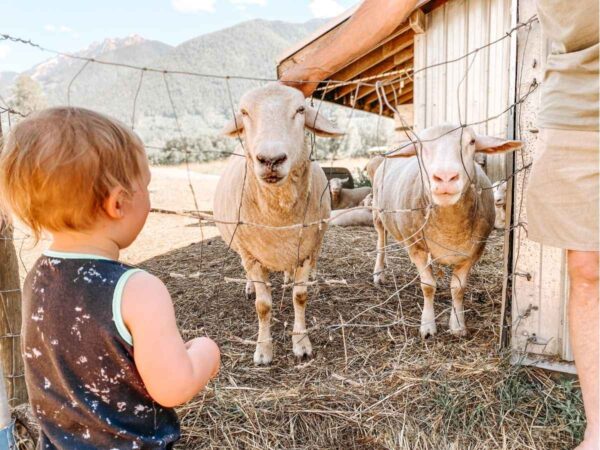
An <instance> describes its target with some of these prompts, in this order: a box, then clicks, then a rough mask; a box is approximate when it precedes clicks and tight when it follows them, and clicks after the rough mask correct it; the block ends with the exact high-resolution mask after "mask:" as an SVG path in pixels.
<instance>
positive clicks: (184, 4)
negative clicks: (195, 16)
mask: <svg viewBox="0 0 600 450" xmlns="http://www.w3.org/2000/svg"><path fill="white" fill-rule="evenodd" d="M215 3H216V0H171V5H173V8H174V9H175V11H178V12H180V13H186V14H187V13H198V12H210V13H211V12H214V11H215Z"/></svg>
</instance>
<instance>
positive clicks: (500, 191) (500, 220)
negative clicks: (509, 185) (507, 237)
mask: <svg viewBox="0 0 600 450" xmlns="http://www.w3.org/2000/svg"><path fill="white" fill-rule="evenodd" d="M493 191H494V206H495V208H496V221H495V223H494V228H497V229H499V230H503V229H504V227H505V226H506V183H505V182H503V181H496V182H495V183H494V186H493Z"/></svg>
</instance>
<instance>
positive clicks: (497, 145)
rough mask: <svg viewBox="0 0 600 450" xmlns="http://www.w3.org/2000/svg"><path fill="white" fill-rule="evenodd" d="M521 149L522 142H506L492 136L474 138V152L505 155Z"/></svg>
mask: <svg viewBox="0 0 600 450" xmlns="http://www.w3.org/2000/svg"><path fill="white" fill-rule="evenodd" d="M521 148H523V142H521V141H508V140H506V139H500V138H496V137H492V136H477V137H476V138H475V150H476V151H478V152H481V153H488V154H497V153H507V152H514V151H515V150H519V149H521Z"/></svg>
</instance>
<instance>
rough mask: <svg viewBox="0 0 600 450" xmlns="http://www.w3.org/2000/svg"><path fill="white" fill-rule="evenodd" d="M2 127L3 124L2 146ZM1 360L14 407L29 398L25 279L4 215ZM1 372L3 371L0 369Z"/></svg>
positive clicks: (0, 269) (0, 229) (0, 228)
mask: <svg viewBox="0 0 600 450" xmlns="http://www.w3.org/2000/svg"><path fill="white" fill-rule="evenodd" d="M1 143H2V128H1V125H0V145H1ZM0 362H1V366H2V367H4V376H5V377H6V378H8V383H7V388H8V389H7V394H8V399H9V401H10V402H11V403H12V405H13V406H16V405H19V404H21V403H25V402H26V401H27V390H26V388H25V377H24V376H23V358H22V356H21V282H20V279H19V264H18V260H17V252H16V250H15V246H14V242H13V228H12V226H11V225H10V224H8V223H7V222H6V221H4V220H2V216H1V214H0ZM0 373H1V372H0Z"/></svg>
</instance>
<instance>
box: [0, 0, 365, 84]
mask: <svg viewBox="0 0 600 450" xmlns="http://www.w3.org/2000/svg"><path fill="white" fill-rule="evenodd" d="M356 3H358V0H100V1H98V0H94V1H90V0H0V34H9V35H12V36H15V37H19V38H23V39H30V40H31V41H33V42H35V43H38V44H40V45H41V46H43V47H46V48H50V49H52V50H58V51H62V52H74V51H78V50H81V49H83V48H86V47H87V46H88V45H90V44H91V43H92V42H98V41H102V40H104V39H105V38H114V37H126V36H129V35H132V34H139V35H140V36H142V37H144V38H146V39H154V40H158V41H162V42H165V43H167V44H171V45H177V44H180V43H182V42H184V41H186V40H188V39H191V38H194V37H196V36H199V35H201V34H205V33H210V32H212V31H216V30H219V29H222V28H226V27H228V26H231V25H234V24H236V23H239V22H243V21H245V20H251V19H256V18H262V19H268V20H284V21H287V22H305V21H307V20H310V19H313V18H327V17H334V16H336V15H338V14H340V13H341V12H343V11H344V10H345V9H347V8H349V7H351V6H353V5H354V4H356ZM51 56H52V55H50V54H48V53H44V52H42V51H40V50H38V49H35V48H32V47H28V46H25V45H23V44H18V43H11V42H7V41H2V40H0V71H15V72H21V71H24V70H27V69H29V68H31V67H32V66H34V65H35V64H37V63H40V62H42V61H44V60H45V59H48V58H49V57H51Z"/></svg>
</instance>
